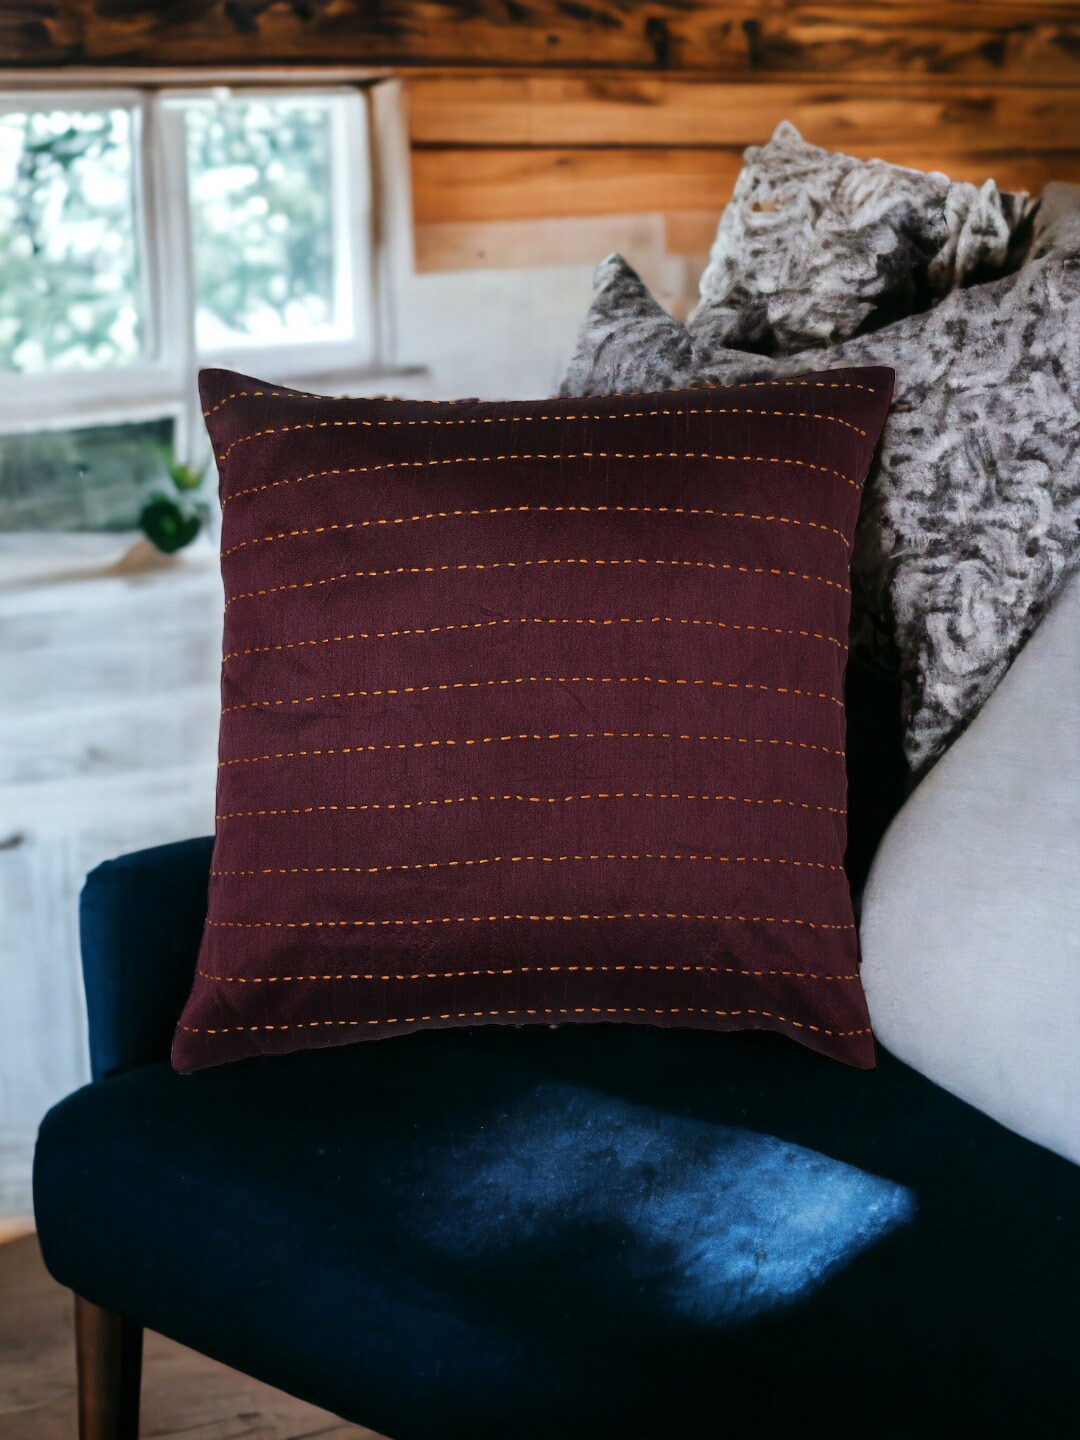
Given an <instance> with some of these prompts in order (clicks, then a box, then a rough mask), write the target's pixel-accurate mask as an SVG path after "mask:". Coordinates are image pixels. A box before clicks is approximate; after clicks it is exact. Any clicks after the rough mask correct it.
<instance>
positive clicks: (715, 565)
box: [225, 556, 851, 609]
mask: <svg viewBox="0 0 1080 1440" xmlns="http://www.w3.org/2000/svg"><path fill="white" fill-rule="evenodd" d="M542 565H552V566H555V565H566V566H572V565H610V566H616V565H665V566H668V567H669V568H671V569H680V568H682V569H687V570H713V571H721V570H729V571H732V572H735V573H737V574H740V575H777V576H780V577H782V578H785V579H790V580H808V581H811V582H813V583H816V584H819V585H828V586H829V587H830V588H831V589H833V590H839V591H840V593H841V594H843V595H850V594H851V591H850V589H849V588H848V587H847V586H846V585H843V584H841V582H840V581H839V580H830V579H829V578H828V577H827V576H824V575H807V574H804V573H803V572H802V571H801V570H780V569H777V568H776V567H775V566H772V565H730V564H727V563H726V562H723V561H718V560H649V559H646V558H644V557H642V556H632V557H630V558H628V559H625V560H624V559H614V560H607V559H598V558H593V557H589V556H565V557H564V556H558V557H555V558H551V559H546V558H545V559H538V560H489V561H487V562H486V563H477V564H462V565H394V566H391V567H389V568H388V569H385V570H343V571H342V572H341V573H340V574H338V575H324V576H322V577H321V578H320V579H318V580H290V581H287V582H284V583H283V584H281V585H269V586H267V587H266V588H265V589H262V590H241V591H239V592H238V593H237V594H235V595H230V596H229V598H228V600H226V602H225V608H226V609H228V608H229V606H230V605H232V604H233V603H234V602H235V601H237V600H255V599H259V598H261V597H264V596H267V595H277V594H279V593H280V592H281V591H283V590H313V589H316V588H317V587H318V586H320V585H333V584H334V583H335V582H337V581H338V580H380V579H385V578H386V577H387V576H390V575H445V574H450V573H454V574H463V573H469V572H481V571H487V570H528V569H531V568H534V567H538V566H542Z"/></svg>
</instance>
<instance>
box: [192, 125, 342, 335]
mask: <svg viewBox="0 0 1080 1440" xmlns="http://www.w3.org/2000/svg"><path fill="white" fill-rule="evenodd" d="M186 119H187V142H188V176H189V185H190V189H191V221H192V230H193V240H194V255H195V276H196V291H197V309H196V338H197V341H198V344H199V346H200V348H212V347H214V346H221V345H228V344H235V343H236V342H237V341H248V342H268V341H269V342H271V343H273V342H279V343H280V342H282V341H285V342H288V341H295V340H310V339H314V338H318V337H319V334H320V332H321V333H323V334H325V333H326V332H327V330H329V329H331V328H333V327H335V324H336V322H337V321H338V318H339V317H338V315H337V313H336V312H337V309H338V306H337V303H336V296H335V274H334V244H333V207H332V200H331V190H332V187H333V173H332V172H333V130H332V122H333V102H332V101H323V102H322V103H319V102H318V101H316V100H310V101H305V102H296V101H289V100H227V101H224V102H221V103H219V104H211V103H199V104H195V105H191V106H189V107H188V108H187V111H186Z"/></svg>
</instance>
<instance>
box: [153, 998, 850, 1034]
mask: <svg viewBox="0 0 1080 1440" xmlns="http://www.w3.org/2000/svg"><path fill="white" fill-rule="evenodd" d="M510 1015H531V1016H538V1015H710V1016H716V1017H730V1018H732V1019H735V1018H737V1017H739V1016H740V1015H754V1016H760V1017H761V1018H762V1019H765V1020H774V1021H775V1022H776V1023H777V1024H779V1025H792V1026H794V1027H795V1029H796V1030H812V1031H814V1033H815V1034H818V1035H828V1036H830V1037H832V1038H834V1039H850V1038H851V1037H852V1036H855V1035H870V1034H872V1033H873V1032H872V1031H871V1029H870V1027H869V1026H866V1027H865V1028H864V1029H861V1030H829V1029H827V1028H826V1027H825V1026H824V1025H811V1024H810V1022H809V1021H808V1020H791V1019H789V1018H788V1017H787V1016H786V1015H777V1014H775V1013H774V1012H773V1011H770V1010H749V1009H747V1010H699V1009H695V1008H693V1007H691V1006H686V1007H683V1008H675V1009H655V1008H653V1007H651V1006H650V1007H646V1006H643V1005H636V1006H632V1005H622V1006H615V1005H611V1006H600V1005H574V1006H563V1007H554V1006H544V1007H542V1008H537V1009H529V1008H527V1007H522V1008H521V1009H520V1010H458V1011H446V1012H444V1013H443V1014H441V1015H434V1014H433V1015H401V1016H394V1017H387V1018H384V1019H381V1020H298V1021H296V1022H294V1023H293V1024H291V1025H225V1026H221V1027H210V1026H200V1025H182V1026H181V1027H180V1028H181V1029H182V1030H183V1031H185V1032H186V1033H187V1034H188V1035H237V1034H245V1033H250V1034H254V1033H256V1032H259V1031H268V1030H317V1029H321V1028H322V1027H323V1026H326V1025H334V1026H358V1025H416V1024H423V1023H425V1022H427V1021H430V1020H485V1019H496V1018H498V1017H500V1016H510Z"/></svg>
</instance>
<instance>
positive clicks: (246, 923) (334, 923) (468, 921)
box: [206, 910, 855, 930]
mask: <svg viewBox="0 0 1080 1440" xmlns="http://www.w3.org/2000/svg"><path fill="white" fill-rule="evenodd" d="M507 920H524V921H530V922H534V921H541V922H544V923H548V922H551V921H578V920H587V921H593V920H694V921H696V920H709V921H714V922H715V921H720V920H734V921H739V922H740V923H742V924H746V925H800V926H805V927H806V929H808V930H854V929H855V926H854V925H832V924H829V923H827V922H825V921H823V920H804V919H800V918H796V917H792V916H790V915H734V914H733V915H692V914H687V913H683V912H677V911H648V910H640V911H633V910H624V911H621V912H613V913H611V914H607V915H589V914H580V915H432V916H422V917H420V918H418V919H414V920H211V919H209V918H207V920H206V924H207V925H209V926H210V927H211V928H212V929H215V930H350V929H358V928H367V929H371V928H375V927H382V926H386V925H393V926H416V925H474V924H480V923H492V922H498V921H507Z"/></svg>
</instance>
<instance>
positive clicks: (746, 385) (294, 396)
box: [203, 380, 877, 435]
mask: <svg viewBox="0 0 1080 1440" xmlns="http://www.w3.org/2000/svg"><path fill="white" fill-rule="evenodd" d="M793 387H794V388H799V387H801V388H803V389H810V388H814V389H818V390H861V391H863V393H864V394H867V395H876V394H877V391H876V390H875V389H874V388H873V386H872V385H858V384H856V383H855V382H854V381H843V382H837V381H835V380H833V381H824V380H739V381H734V382H732V383H731V384H729V385H721V384H719V383H718V382H716V383H711V384H710V383H708V382H702V383H701V384H699V385H680V386H677V387H676V388H674V389H668V390H613V391H611V392H609V393H608V394H606V395H582V396H580V397H579V398H580V399H581V400H582V401H588V400H626V399H634V398H635V397H636V396H639V395H685V394H690V393H693V392H698V391H705V392H708V391H710V390H763V389H773V390H776V389H781V388H788V389H790V388H793ZM262 395H269V396H272V397H275V398H280V399H282V400H325V401H328V402H329V403H330V404H335V403H341V402H342V401H348V400H355V399H356V398H357V397H355V396H349V395H315V394H312V393H311V392H309V391H307V390H235V391H233V393H232V394H231V395H226V396H225V398H224V400H221V401H220V402H219V403H218V404H217V405H214V406H212V407H211V408H210V409H209V410H204V411H203V415H204V416H208V415H213V414H215V413H216V412H217V411H218V410H224V408H225V406H226V405H228V404H229V403H230V401H232V400H237V399H241V398H243V399H249V398H251V397H252V396H262ZM362 398H365V399H368V400H370V401H373V402H377V403H379V404H390V405H475V404H490V403H491V402H490V401H476V400H417V399H412V398H411V397H409V396H402V395H378V396H366V397H362ZM510 403H511V404H512V403H513V402H512V401H511V402H510ZM639 413H645V414H648V415H658V414H662V415H667V414H681V413H682V412H681V411H667V410H662V411H658V410H649V411H645V412H639ZM691 413H693V414H696V413H697V412H696V411H693V412H691ZM705 413H706V414H711V413H712V412H711V411H706V412H705ZM760 413H762V414H768V413H769V412H768V411H762V412H760ZM772 413H773V414H780V413H781V412H780V411H773V412H772ZM508 418H509V419H514V420H516V419H526V420H574V419H578V418H584V419H594V420H599V419H608V420H625V419H629V418H631V417H630V416H628V415H608V416H599V415H594V416H583V417H578V416H574V415H535V416H534V415H526V416H510V417H508ZM634 418H636V416H635V417H634ZM818 418H819V419H829V420H834V419H836V418H837V417H836V416H834V415H829V416H819V417H818ZM387 423H391V424H393V423H397V424H400V423H401V422H400V421H397V422H393V421H391V422H387ZM406 423H408V422H406ZM457 423H462V422H457ZM851 428H852V429H855V428H857V427H855V426H852V427H851ZM865 433H866V432H865V431H863V430H860V431H859V434H860V435H863V434H865Z"/></svg>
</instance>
